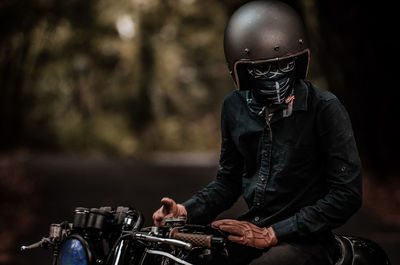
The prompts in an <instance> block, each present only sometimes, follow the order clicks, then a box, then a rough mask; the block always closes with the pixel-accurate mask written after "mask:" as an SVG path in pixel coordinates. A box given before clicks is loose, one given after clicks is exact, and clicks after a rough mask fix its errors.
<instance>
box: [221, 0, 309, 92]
mask: <svg viewBox="0 0 400 265" xmlns="http://www.w3.org/2000/svg"><path fill="white" fill-rule="evenodd" d="M224 50H225V58H226V61H227V64H228V68H229V72H230V74H231V75H232V77H233V80H234V82H235V85H236V87H237V88H238V89H248V87H247V80H246V78H245V72H243V71H244V69H243V66H246V65H247V66H248V64H249V63H262V62H274V61H280V60H283V59H287V58H290V57H295V58H296V68H295V75H296V78H305V77H306V75H307V71H308V65H309V61H310V60H309V57H310V50H309V49H308V43H307V40H306V34H305V30H304V26H303V23H302V20H301V18H300V16H299V15H298V14H297V13H296V11H295V10H294V9H293V8H291V7H290V6H288V5H287V4H285V3H282V2H279V1H252V2H249V3H246V4H245V5H243V6H242V7H240V8H239V9H238V10H236V11H235V12H234V13H233V15H232V16H231V18H230V19H229V21H228V24H227V26H226V29H225V36H224ZM239 77H240V78H239Z"/></svg>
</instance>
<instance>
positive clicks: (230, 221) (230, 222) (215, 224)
mask: <svg viewBox="0 0 400 265" xmlns="http://www.w3.org/2000/svg"><path fill="white" fill-rule="evenodd" d="M234 224H239V221H237V220H233V219H221V220H218V221H214V222H212V223H211V226H212V227H213V228H219V227H220V226H221V225H234Z"/></svg>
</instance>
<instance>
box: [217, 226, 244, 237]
mask: <svg viewBox="0 0 400 265" xmlns="http://www.w3.org/2000/svg"><path fill="white" fill-rule="evenodd" d="M219 229H220V230H222V231H225V232H228V233H229V234H234V235H240V236H243V234H244V232H243V230H242V229H241V228H240V227H238V226H234V225H220V226H219Z"/></svg>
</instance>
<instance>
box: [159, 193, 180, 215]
mask: <svg viewBox="0 0 400 265" xmlns="http://www.w3.org/2000/svg"><path fill="white" fill-rule="evenodd" d="M161 205H162V208H163V212H164V213H165V214H169V213H175V212H176V211H177V206H176V202H175V201H174V200H173V199H171V198H167V197H164V198H162V199H161Z"/></svg>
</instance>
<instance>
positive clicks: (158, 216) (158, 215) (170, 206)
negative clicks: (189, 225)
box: [153, 197, 187, 226]
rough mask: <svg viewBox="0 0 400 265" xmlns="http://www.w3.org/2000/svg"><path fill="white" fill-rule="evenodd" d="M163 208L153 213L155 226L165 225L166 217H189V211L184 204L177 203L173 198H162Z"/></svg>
mask: <svg viewBox="0 0 400 265" xmlns="http://www.w3.org/2000/svg"><path fill="white" fill-rule="evenodd" d="M161 205H162V206H161V208H160V209H158V210H157V211H155V212H154V213H153V221H154V225H155V226H162V225H164V218H171V217H179V216H185V217H186V218H187V211H186V209H185V207H184V206H183V205H182V204H177V203H176V202H175V201H174V200H173V199H171V198H166V197H164V198H162V199H161Z"/></svg>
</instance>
